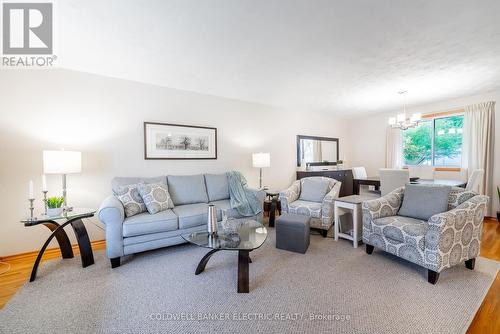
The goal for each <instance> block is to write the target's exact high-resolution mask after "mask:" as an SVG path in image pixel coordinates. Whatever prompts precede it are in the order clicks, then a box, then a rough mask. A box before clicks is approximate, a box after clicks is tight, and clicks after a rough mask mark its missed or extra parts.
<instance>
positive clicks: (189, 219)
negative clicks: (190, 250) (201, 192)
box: [173, 203, 208, 229]
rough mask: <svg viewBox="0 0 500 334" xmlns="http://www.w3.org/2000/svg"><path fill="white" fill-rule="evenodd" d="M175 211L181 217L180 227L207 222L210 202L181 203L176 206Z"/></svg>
mask: <svg viewBox="0 0 500 334" xmlns="http://www.w3.org/2000/svg"><path fill="white" fill-rule="evenodd" d="M173 211H174V213H175V214H176V215H177V216H178V217H179V228H180V229H184V228H189V227H193V226H200V225H204V224H205V225H206V224H207V217H208V204H206V203H195V204H186V205H179V206H176V207H174V208H173Z"/></svg>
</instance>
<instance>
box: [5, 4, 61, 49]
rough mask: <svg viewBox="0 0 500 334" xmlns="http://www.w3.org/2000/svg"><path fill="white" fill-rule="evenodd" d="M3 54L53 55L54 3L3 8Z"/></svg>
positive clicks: (7, 5)
mask: <svg viewBox="0 0 500 334" xmlns="http://www.w3.org/2000/svg"><path fill="white" fill-rule="evenodd" d="M2 21H3V54H4V55H37V54H38V55H46V54H52V37H53V34H52V32H53V29H52V3H4V4H3V20H2Z"/></svg>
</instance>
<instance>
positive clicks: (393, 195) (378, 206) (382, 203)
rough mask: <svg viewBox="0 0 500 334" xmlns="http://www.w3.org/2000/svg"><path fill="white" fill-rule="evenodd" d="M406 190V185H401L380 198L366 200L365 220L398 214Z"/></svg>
mask: <svg viewBox="0 0 500 334" xmlns="http://www.w3.org/2000/svg"><path fill="white" fill-rule="evenodd" d="M404 190H405V188H404V187H400V188H398V189H395V190H393V191H391V192H390V193H388V194H387V195H385V196H382V197H380V198H376V199H372V200H369V201H364V202H363V205H362V208H363V220H364V219H370V220H374V219H378V218H384V217H390V216H395V215H397V213H398V211H399V207H400V206H401V203H403V196H404ZM365 216H366V217H365Z"/></svg>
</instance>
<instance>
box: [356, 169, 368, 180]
mask: <svg viewBox="0 0 500 334" xmlns="http://www.w3.org/2000/svg"><path fill="white" fill-rule="evenodd" d="M352 176H353V177H354V178H355V179H366V178H367V177H368V174H366V168H365V167H352Z"/></svg>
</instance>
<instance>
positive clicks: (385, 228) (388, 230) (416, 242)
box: [372, 216, 428, 250]
mask: <svg viewBox="0 0 500 334" xmlns="http://www.w3.org/2000/svg"><path fill="white" fill-rule="evenodd" d="M427 228H428V224H427V222H426V221H425V220H420V219H415V218H409V217H403V216H391V217H384V218H379V219H375V220H373V221H372V231H373V233H375V234H378V235H383V236H384V237H386V238H387V239H389V241H392V242H394V243H396V244H398V243H404V244H408V245H413V246H416V247H419V248H420V249H422V250H423V249H424V246H425V244H424V242H425V234H426V233H427Z"/></svg>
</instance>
